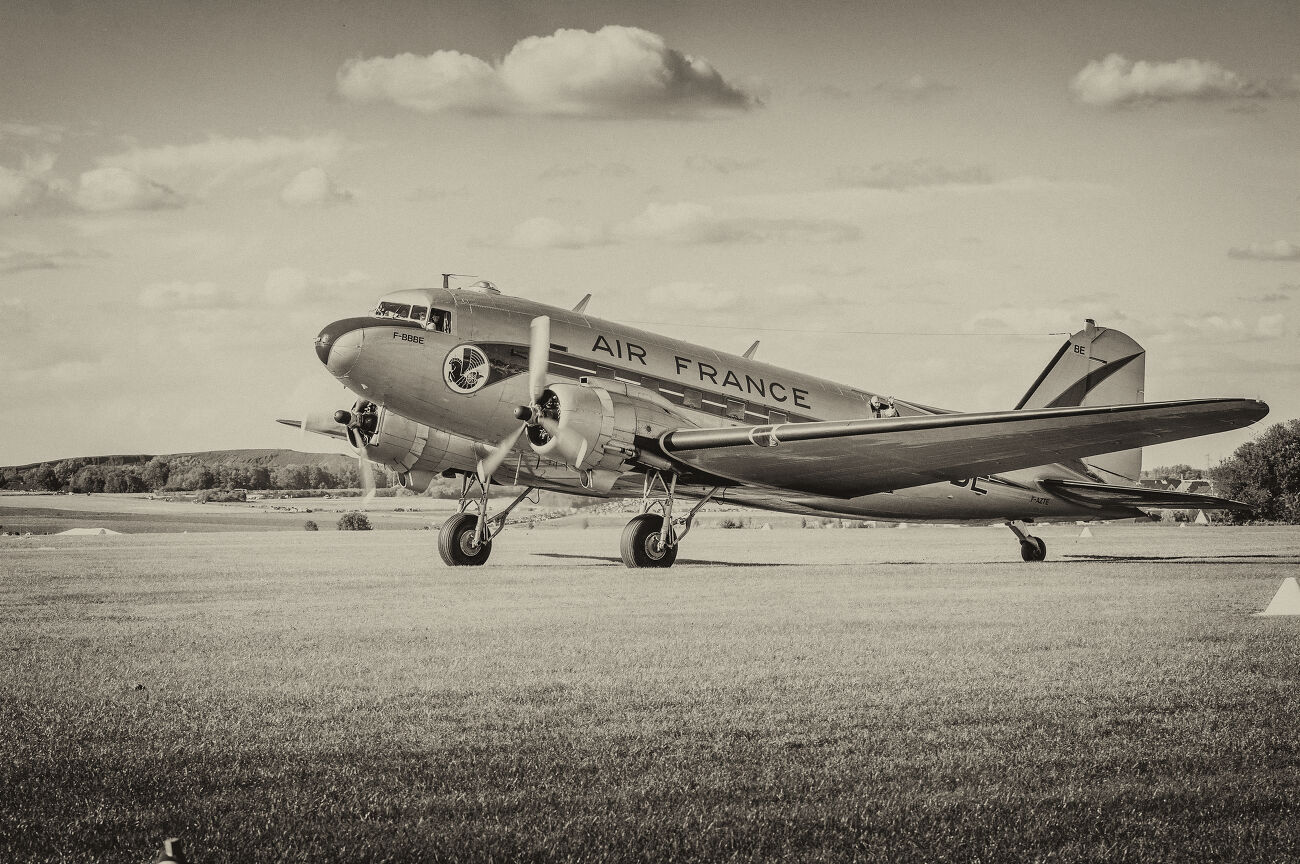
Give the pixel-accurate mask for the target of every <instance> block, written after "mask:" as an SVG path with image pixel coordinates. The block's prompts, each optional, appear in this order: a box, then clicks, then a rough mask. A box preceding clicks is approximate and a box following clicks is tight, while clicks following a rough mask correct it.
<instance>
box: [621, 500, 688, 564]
mask: <svg viewBox="0 0 1300 864" xmlns="http://www.w3.org/2000/svg"><path fill="white" fill-rule="evenodd" d="M663 527H664V517H662V516H660V515H659V514H658V513H642V514H641V515H640V516H637V517H635V518H634V519H632V521H631V522H628V523H627V527H626V528H624V529H623V541H622V543H620V544H619V552H620V553H621V554H622V556H623V563H624V564H626V565H627V566H629V567H671V566H673V562H674V561H676V560H677V547H676V546H664V545H663V544H662V543H661V542H660V537H659V535H660V532H661V531H662V530H663Z"/></svg>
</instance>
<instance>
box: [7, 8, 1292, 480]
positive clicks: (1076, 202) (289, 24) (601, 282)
mask: <svg viewBox="0 0 1300 864" xmlns="http://www.w3.org/2000/svg"><path fill="white" fill-rule="evenodd" d="M1296 45H1300V14H1297V10H1296V7H1295V4H1294V2H1293V0H1268V2H1232V3H1227V2H1225V3H1221V4H1215V3H1196V4H1188V3H1185V2H1141V0H1138V2H1076V3H1069V4H1065V3H1046V4H1045V3H1032V2H1007V0H981V2H950V0H944V2H936V0H912V2H898V3H892V2H884V3H858V2H828V0H814V2H803V3H789V2H779V3H778V2H767V0H757V2H667V0H659V2H653V3H652V2H619V0H613V2H582V0H564V2H546V0H541V2H495V3H494V2H477V0H476V2H427V3H423V2H419V3H418V2H407V0H395V2H383V3H365V2H347V3H344V2H312V3H307V2H298V0H288V2H276V3H263V2H257V3H253V2H224V3H206V4H199V3H189V2H174V0H173V2H164V0H141V2H117V0H106V2H99V3H84V2H60V0H48V2H40V3H36V2H16V3H10V4H5V5H4V7H3V9H0V80H3V81H4V82H5V86H4V87H3V88H0V379H2V380H3V381H4V383H5V385H6V390H7V393H6V396H7V404H8V411H7V412H6V416H7V417H8V418H9V422H8V423H6V424H5V431H4V432H0V464H23V463H28V462H34V461H38V460H52V459H60V458H64V457H69V456H85V455H107V454H114V453H173V452H189V451H200V450H209V449H221V448H236V447H292V448H297V449H328V444H327V442H324V441H323V439H322V441H321V444H322V445H323V446H320V447H318V446H317V444H316V442H313V441H303V440H301V439H300V437H299V435H298V434H297V433H295V432H293V431H292V430H287V429H285V428H284V427H280V426H277V425H276V424H275V423H274V419H275V418H276V417H298V416H302V415H303V414H304V413H305V412H307V411H323V410H332V409H334V408H338V407H346V406H347V405H350V404H351V402H352V397H350V396H349V395H348V394H347V393H346V392H345V391H343V390H342V388H341V387H340V386H339V385H338V384H337V382H335V381H334V380H333V379H332V378H331V377H330V376H329V374H328V373H327V372H326V370H325V369H324V368H323V367H322V366H321V365H320V363H319V361H318V360H317V359H316V356H315V353H314V351H313V350H312V341H313V339H314V337H315V335H316V333H317V332H318V331H319V330H320V329H321V328H322V327H323V326H324V325H325V324H326V323H328V322H330V321H332V320H335V319H337V318H340V317H345V316H349V315H354V314H358V313H362V312H364V311H366V310H368V309H370V308H372V307H373V305H374V303H375V301H376V299H377V298H378V297H379V295H380V294H382V293H384V292H386V291H389V290H393V289H398V288H419V287H426V286H429V285H436V284H439V283H440V282H441V276H440V275H439V274H441V273H444V272H451V273H459V274H472V275H473V276H474V277H475V278H481V279H489V280H491V281H492V282H494V283H495V284H496V285H497V286H499V287H500V288H501V290H503V291H504V292H506V293H509V294H515V295H518V296H523V297H528V298H531V299H534V300H538V301H541V302H546V303H552V304H555V305H560V306H571V305H572V304H573V303H575V302H577V300H578V299H580V298H581V297H582V295H583V294H585V293H588V292H590V293H592V294H593V295H594V297H593V299H592V301H591V303H590V305H589V307H588V311H589V312H590V313H592V314H594V315H598V316H601V317H605V318H610V319H615V320H621V321H625V322H628V323H636V324H637V325H638V326H642V327H644V328H645V329H650V330H655V331H658V332H662V333H666V334H668V335H671V336H675V337H678V338H683V339H688V340H690V341H694V342H699V343H705V344H708V345H710V346H711V347H715V348H718V349H720V350H726V351H732V352H735V353H739V352H742V351H743V350H744V349H745V348H746V347H748V346H749V344H750V343H751V342H752V341H753V340H754V339H760V340H761V342H762V345H761V347H760V348H759V354H758V356H759V357H760V358H761V359H764V360H766V361H767V362H770V363H775V364H777V365H781V366H786V367H790V368H795V369H799V370H801V371H806V372H810V373H813V374H817V375H820V376H823V377H826V378H830V379H832V380H835V381H839V382H842V383H847V384H851V385H855V386H859V387H863V388H867V389H870V390H872V391H876V392H883V393H890V394H894V395H898V396H900V397H903V398H906V399H910V400H915V401H919V402H922V403H925V404H931V405H939V406H943V407H948V408H955V409H961V410H998V409H1004V408H1010V407H1012V406H1013V405H1014V404H1015V403H1016V401H1017V400H1018V398H1019V397H1020V396H1021V395H1022V394H1023V392H1024V391H1025V390H1026V389H1027V388H1028V387H1029V385H1030V383H1031V382H1032V381H1033V380H1034V378H1035V377H1036V376H1037V374H1038V372H1039V371H1040V370H1041V369H1042V367H1043V366H1044V365H1045V364H1046V363H1047V362H1048V360H1049V359H1051V357H1052V355H1053V354H1054V353H1055V351H1056V348H1057V347H1058V346H1059V345H1060V343H1061V342H1062V341H1063V338H1064V335H1065V334H1068V333H1070V332H1072V331H1074V330H1078V329H1080V328H1081V327H1082V326H1083V320H1084V319H1085V318H1094V319H1096V320H1097V322H1098V324H1100V325H1102V326H1111V327H1117V328H1119V329H1122V330H1124V331H1125V332H1126V333H1128V334H1129V335H1130V336H1132V337H1133V338H1134V339H1136V340H1137V341H1138V342H1139V343H1141V344H1142V345H1143V346H1144V347H1145V348H1146V349H1147V384H1146V398H1147V399H1148V400H1162V399H1179V398H1195V397H1204V396H1241V397H1251V398H1262V399H1264V400H1266V401H1268V402H1269V403H1270V405H1271V406H1272V413H1271V415H1270V416H1269V418H1268V419H1267V420H1266V421H1265V423H1272V422H1278V421H1283V420H1287V419H1291V418H1295V417H1297V416H1300V347H1298V346H1300V340H1297V338H1296V337H1297V330H1298V329H1300V54H1297V52H1296V50H1295V46H1296ZM1262 428H1263V427H1262V426H1259V427H1256V428H1254V429H1250V430H1242V431H1238V432H1234V433H1228V434H1223V435H1217V436H1212V437H1208V438H1199V439H1191V440H1189V441H1186V442H1179V443H1173V444H1167V445H1161V446H1160V447H1156V448H1150V449H1149V450H1148V452H1147V454H1146V465H1147V466H1148V467H1151V466H1154V465H1158V464H1171V463H1174V462H1188V463H1191V464H1193V465H1207V464H1213V463H1214V462H1217V461H1218V460H1219V459H1221V458H1223V457H1225V456H1227V455H1229V454H1230V453H1231V452H1232V451H1233V450H1234V449H1235V448H1236V447H1237V446H1239V445H1240V444H1242V443H1244V442H1245V441H1247V440H1249V439H1250V438H1251V437H1252V436H1253V435H1254V434H1257V432H1258V431H1259V430H1261V429H1262Z"/></svg>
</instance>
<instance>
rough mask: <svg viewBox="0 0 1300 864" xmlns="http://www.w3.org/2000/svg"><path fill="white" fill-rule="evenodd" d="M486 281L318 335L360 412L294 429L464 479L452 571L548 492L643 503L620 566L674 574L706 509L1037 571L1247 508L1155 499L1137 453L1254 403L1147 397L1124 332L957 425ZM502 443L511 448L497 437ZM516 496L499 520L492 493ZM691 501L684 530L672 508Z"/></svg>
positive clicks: (390, 304) (1237, 415) (477, 557)
mask: <svg viewBox="0 0 1300 864" xmlns="http://www.w3.org/2000/svg"><path fill="white" fill-rule="evenodd" d="M590 296H591V295H587V296H586V297H584V298H583V300H582V302H580V303H579V304H578V305H577V306H576V307H574V308H573V309H569V310H566V309H559V308H555V307H552V306H546V305H543V304H541V303H536V302H533V301H530V300H525V299H522V298H518V297H510V296H507V295H505V294H502V293H501V292H500V291H499V290H497V289H496V288H495V287H494V286H493V285H491V283H487V282H480V283H477V284H476V285H474V286H470V287H468V288H454V287H452V285H451V283H450V277H449V276H444V278H443V285H442V288H441V289H437V288H434V289H431V290H403V291H394V292H391V293H389V294H388V295H386V296H384V297H383V298H382V299H381V300H380V301H379V304H378V305H377V306H376V307H375V309H374V310H373V311H372V312H370V313H369V314H365V315H361V316H358V317H354V318H344V319H342V320H340V321H335V322H333V323H332V324H329V325H328V326H327V327H325V329H324V330H322V331H321V333H320V335H319V337H317V339H316V354H317V356H318V357H319V358H320V361H321V362H322V363H323V364H325V367H326V368H327V369H328V370H329V371H330V372H331V373H332V374H333V375H334V377H336V378H337V379H338V380H339V381H341V382H342V383H343V384H344V385H345V386H346V387H347V388H348V389H350V390H352V391H353V392H354V393H356V394H357V396H358V397H359V398H358V399H357V401H356V403H355V404H354V405H353V406H352V408H351V410H342V411H337V412H336V413H335V414H334V417H333V418H332V420H322V419H319V418H317V419H315V420H312V419H308V420H304V421H301V423H300V421H292V420H281V421H280V422H282V423H286V424H287V425H292V426H299V425H301V427H302V428H303V429H307V430H310V431H315V432H320V433H322V434H326V435H330V436H333V437H336V438H346V439H347V440H348V441H349V442H350V443H351V444H352V446H353V447H355V448H356V450H357V452H358V456H359V458H360V460H361V462H362V463H363V466H365V465H366V463H367V461H374V462H376V463H378V464H380V465H383V466H384V467H386V468H388V469H391V470H392V471H395V472H396V473H397V476H398V478H399V480H400V482H401V484H402V485H403V486H405V487H406V488H409V489H412V490H413V491H416V492H422V491H424V490H426V489H427V488H428V486H429V483H430V482H431V481H432V479H433V478H434V477H435V476H438V475H442V476H448V477H450V476H457V475H459V476H460V477H461V478H462V481H461V483H462V485H461V495H460V510H459V512H458V514H457V515H456V516H454V517H452V518H451V519H449V520H447V522H446V523H445V524H444V525H443V526H442V529H441V532H440V535H439V540H438V550H439V552H440V554H441V556H442V558H443V560H444V561H445V562H446V563H447V564H449V565H471V564H482V563H484V562H485V561H487V559H488V556H489V554H490V553H491V551H492V542H493V540H494V539H495V538H496V537H497V535H498V534H500V532H501V530H502V529H503V528H504V527H505V523H506V517H507V516H508V515H509V513H510V511H511V510H512V509H513V508H514V507H516V506H518V504H519V503H520V502H522V501H523V500H524V499H525V497H526V496H527V495H528V494H529V493H530V492H531V491H532V490H533V489H548V490H555V491H560V492H570V493H577V494H585V495H593V496H601V497H635V498H640V499H642V502H643V505H642V510H643V512H642V513H641V514H640V515H638V516H636V517H634V518H633V519H632V520H631V521H630V522H628V524H627V528H626V529H625V530H624V532H623V537H622V543H621V553H622V558H623V561H624V563H626V564H627V566H629V567H668V566H671V565H672V563H673V561H674V560H675V559H676V557H677V550H678V549H679V548H680V544H681V541H682V539H683V538H684V537H685V536H686V534H687V532H688V531H689V530H690V528H691V525H692V521H693V519H694V518H695V515H696V514H697V513H698V512H699V510H700V507H702V506H703V505H704V504H705V503H707V502H708V501H728V502H732V503H736V504H741V505H744V506H748V507H759V508H765V509H770V510H781V511H786V512H791V513H803V514H814V515H818V516H826V515H829V516H842V517H856V518H865V519H884V520H898V521H908V522H919V521H927V520H943V521H952V520H982V521H990V520H999V521H1004V522H1005V523H1006V524H1007V526H1008V527H1009V528H1010V529H1011V530H1012V531H1013V532H1014V533H1015V535H1016V537H1017V538H1018V539H1019V541H1020V551H1021V557H1022V558H1023V559H1024V560H1025V561H1042V560H1043V559H1044V558H1045V557H1046V554H1047V547H1046V545H1045V544H1044V543H1043V541H1042V539H1041V538H1039V537H1035V536H1033V535H1032V534H1030V533H1028V531H1027V530H1026V528H1025V525H1026V524H1027V523H1034V522H1052V521H1065V520H1075V519H1115V518H1125V517H1132V516H1139V515H1142V510H1141V509H1139V508H1143V507H1146V508H1169V507H1178V508H1202V509H1231V508H1240V507H1243V506H1244V505H1242V504H1240V503H1239V502H1235V501H1229V500H1226V499H1223V498H1215V497H1212V496H1208V495H1194V494H1185V493H1178V492H1172V491H1161V490H1154V489H1146V488H1142V487H1141V486H1139V485H1138V482H1137V478H1138V476H1139V473H1140V470H1141V460H1142V454H1141V449H1140V448H1141V447H1143V446H1145V445H1151V444H1158V443H1163V442H1166V441H1175V440H1178V439H1182V438H1191V437H1195V436H1198V435H1206V434H1209V433H1213V432H1222V431H1226V430H1230V429H1238V428H1240V427H1243V426H1246V425H1249V424H1251V423H1253V422H1255V421H1256V420H1259V419H1260V418H1261V417H1263V416H1264V415H1265V414H1267V413H1268V406H1267V405H1266V404H1264V403H1263V402H1259V401H1255V400H1249V399H1191V400H1182V401H1175V402H1154V403H1143V401H1142V399H1143V387H1144V381H1145V366H1146V354H1145V351H1144V350H1143V349H1142V347H1141V346H1139V345H1138V344H1137V343H1136V342H1134V341H1133V340H1132V339H1130V338H1129V337H1128V336H1126V335H1125V334H1123V333H1121V332H1119V331H1118V330H1113V329H1109V328H1105V327H1098V326H1096V325H1095V324H1094V322H1093V321H1091V320H1089V321H1088V322H1087V326H1086V327H1085V328H1084V329H1083V330H1081V331H1079V332H1078V333H1075V334H1074V335H1073V336H1071V337H1070V338H1069V339H1068V340H1067V341H1066V343H1065V344H1064V345H1062V346H1061V349H1060V350H1059V351H1057V353H1056V356H1055V357H1053V358H1052V360H1051V362H1050V363H1048V365H1047V368H1046V369H1044V370H1043V372H1042V374H1040V375H1039V376H1038V378H1037V380H1035V381H1034V382H1033V384H1032V385H1031V386H1030V387H1029V391H1028V392H1027V393H1026V394H1025V395H1024V397H1023V398H1022V399H1021V400H1020V403H1019V404H1018V405H1016V407H1015V409H1014V410H1011V411H995V412H980V413H959V412H955V411H948V410H944V409H941V408H933V407H929V406H926V405H922V404H919V403H916V402H909V401H904V400H902V399H894V398H888V397H884V396H882V395H881V394H878V393H872V392H868V391H864V390H860V389H858V388H856V387H849V386H846V385H843V384H835V383H833V382H831V381H827V380H824V379H821V378H816V377H813V376H810V375H805V374H801V373H798V372H794V371H790V370H787V369H782V368H779V367H777V366H772V365H769V364H766V363H761V362H759V361H756V360H754V359H753V352H754V348H755V347H757V343H755V345H754V346H752V347H751V348H750V350H749V351H747V352H746V353H745V355H744V356H738V355H732V354H726V353H723V352H721V351H716V350H713V349H710V348H705V347H703V346H700V345H692V344H690V343H687V342H682V341H679V340H677V339H670V338H668V337H665V336H659V335H656V334H654V333H649V332H646V331H643V330H637V329H634V328H632V327H627V326H624V325H621V324H617V323H614V322H612V321H605V320H602V319H599V318H595V317H593V316H591V315H588V314H587V313H586V311H585V310H586V304H587V301H588V300H589V299H590ZM485 442H499V443H495V444H492V443H485ZM494 482H495V483H498V484H507V485H513V486H522V487H524V491H523V492H522V493H521V494H520V495H519V496H518V497H517V498H515V499H514V501H513V502H512V503H511V504H509V505H508V506H506V507H505V508H503V509H500V510H499V511H497V512H495V513H491V512H489V501H488V490H489V487H490V486H491V485H492V483H494ZM679 496H684V497H686V498H690V499H694V501H695V504H694V506H692V507H691V508H690V509H689V510H688V511H687V512H686V513H685V514H684V515H681V514H679V513H678V510H677V498H678V497H679Z"/></svg>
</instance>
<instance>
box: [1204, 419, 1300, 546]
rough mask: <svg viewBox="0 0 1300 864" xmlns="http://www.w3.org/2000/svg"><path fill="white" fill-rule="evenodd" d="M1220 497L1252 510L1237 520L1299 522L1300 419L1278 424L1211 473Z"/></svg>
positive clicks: (1236, 517) (1236, 515)
mask: <svg viewBox="0 0 1300 864" xmlns="http://www.w3.org/2000/svg"><path fill="white" fill-rule="evenodd" d="M1210 478H1211V479H1212V480H1213V481H1214V483H1215V486H1216V487H1217V489H1218V492H1219V494H1220V495H1223V496H1224V497H1226V498H1235V499H1236V500H1238V501H1244V502H1245V503H1247V504H1249V505H1250V506H1251V508H1252V509H1253V512H1252V513H1248V514H1233V518H1234V519H1235V520H1236V521H1245V520H1248V519H1252V518H1253V519H1262V520H1266V521H1269V522H1286V523H1289V524H1296V523H1300V420H1289V421H1287V422H1286V423H1278V424H1275V425H1273V426H1270V427H1269V428H1268V429H1266V430H1264V433H1263V434H1262V435H1260V436H1259V437H1258V438H1256V439H1255V440H1253V441H1247V442H1246V443H1245V444H1242V445H1241V446H1240V447H1238V448H1237V450H1236V452H1234V453H1233V454H1232V455H1231V456H1229V457H1228V458H1227V459H1224V460H1223V461H1222V462H1220V463H1219V464H1218V465H1216V466H1215V467H1214V468H1212V469H1211V470H1210Z"/></svg>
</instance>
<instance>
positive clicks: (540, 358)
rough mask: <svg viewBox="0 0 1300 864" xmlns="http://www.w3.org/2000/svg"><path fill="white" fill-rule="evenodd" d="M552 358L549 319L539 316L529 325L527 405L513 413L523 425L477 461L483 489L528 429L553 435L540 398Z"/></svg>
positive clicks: (551, 422) (553, 423)
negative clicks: (535, 429)
mask: <svg viewBox="0 0 1300 864" xmlns="http://www.w3.org/2000/svg"><path fill="white" fill-rule="evenodd" d="M550 358H551V319H550V317H549V316H546V315H539V316H538V317H536V318H534V319H533V321H532V323H531V324H529V325H528V399H529V401H530V404H528V405H520V406H519V407H518V408H516V409H515V419H516V420H521V421H523V425H521V426H520V427H519V428H518V429H516V430H515V431H513V432H511V433H510V434H509V435H507V436H506V437H505V438H503V439H502V440H501V443H500V444H498V445H497V446H496V447H494V448H493V449H492V450H491V451H489V452H488V454H487V455H486V456H484V457H483V458H482V459H479V460H478V479H479V482H480V483H482V484H483V485H484V486H486V485H487V484H488V481H490V480H491V479H492V475H493V474H494V473H495V472H496V470H497V469H498V468H500V467H501V463H502V462H504V461H506V457H507V456H509V455H510V451H511V450H512V449H513V448H514V446H515V444H516V443H517V442H518V441H519V436H520V435H523V434H524V430H526V429H527V428H528V427H529V426H541V427H542V428H543V429H545V430H546V434H547V435H552V436H553V435H554V434H555V433H556V430H557V429H558V428H559V423H558V422H557V421H556V420H555V419H554V418H552V417H548V416H546V414H545V410H546V409H545V408H544V407H543V406H542V404H541V401H542V396H543V395H545V393H546V372H547V369H548V368H549V367H550V362H551V361H550Z"/></svg>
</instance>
